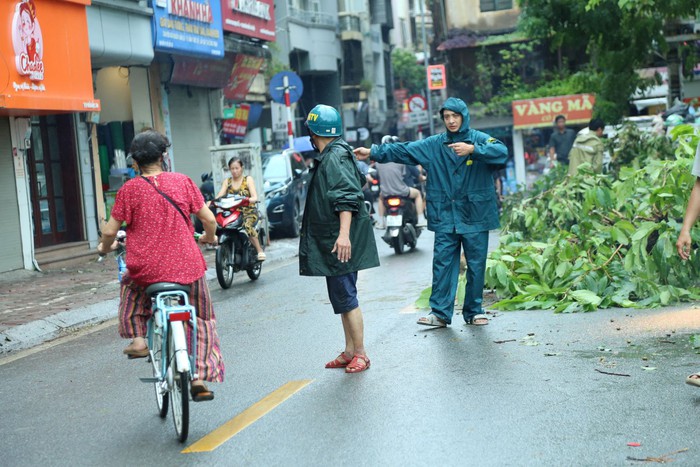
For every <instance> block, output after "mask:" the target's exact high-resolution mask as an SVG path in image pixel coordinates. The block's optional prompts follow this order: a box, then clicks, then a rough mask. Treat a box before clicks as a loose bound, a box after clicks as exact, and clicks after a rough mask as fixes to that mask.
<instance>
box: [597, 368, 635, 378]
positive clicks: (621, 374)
mask: <svg viewBox="0 0 700 467" xmlns="http://www.w3.org/2000/svg"><path fill="white" fill-rule="evenodd" d="M594 370H595V371H597V372H598V373H602V374H604V375H611V376H628V377H629V376H632V375H627V374H625V373H613V372H612V371H603V370H599V369H598V368H594Z"/></svg>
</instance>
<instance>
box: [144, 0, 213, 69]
mask: <svg viewBox="0 0 700 467" xmlns="http://www.w3.org/2000/svg"><path fill="white" fill-rule="evenodd" d="M153 48H154V49H155V50H157V51H159V52H168V53H175V54H178V53H179V54H184V55H196V56H201V57H218V58H221V57H223V56H224V31H223V29H222V25H221V1H220V0H154V1H153Z"/></svg>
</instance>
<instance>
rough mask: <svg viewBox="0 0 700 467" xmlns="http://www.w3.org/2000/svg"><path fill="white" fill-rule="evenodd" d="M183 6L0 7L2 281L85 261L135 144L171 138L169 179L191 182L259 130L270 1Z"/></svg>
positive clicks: (105, 0) (77, 1) (107, 0)
mask: <svg viewBox="0 0 700 467" xmlns="http://www.w3.org/2000/svg"><path fill="white" fill-rule="evenodd" d="M195 4H196V5H195ZM182 5H183V4H180V3H177V2H166V1H163V0H155V1H153V2H146V1H143V0H92V1H91V0H12V1H9V2H3V3H2V6H0V19H1V21H2V22H1V23H0V24H2V26H0V28H1V29H0V31H1V32H0V33H1V34H2V35H3V39H2V40H0V58H2V60H0V167H2V168H5V169H6V170H3V171H2V172H1V175H0V191H2V196H3V200H6V201H7V202H5V203H3V205H2V206H0V215H2V216H3V220H4V222H3V224H2V227H0V232H1V233H2V238H3V242H2V245H0V272H5V271H11V270H15V269H22V268H24V269H33V268H39V267H41V266H42V265H44V264H50V263H51V262H53V261H56V260H62V259H68V258H74V257H76V256H81V255H84V256H87V255H93V254H94V251H93V248H94V246H95V245H96V242H97V238H98V237H97V235H98V230H99V228H100V225H101V224H102V223H103V222H104V221H105V219H106V218H108V216H109V210H110V207H111V204H112V203H113V200H114V196H115V194H116V191H117V190H118V188H119V187H120V186H121V185H122V184H123V183H124V181H125V180H126V179H128V177H129V176H130V175H131V176H133V173H131V174H129V168H128V167H127V166H126V155H127V152H128V148H129V146H130V143H131V139H132V138H133V135H134V134H135V133H136V132H139V131H141V130H142V129H144V128H154V129H156V130H158V131H161V132H163V133H165V134H166V135H168V137H169V138H170V139H171V142H172V146H171V148H170V151H169V156H168V164H169V165H170V168H171V169H174V170H177V171H179V172H182V173H185V174H186V175H188V176H190V177H191V178H193V179H194V180H195V181H197V180H198V179H199V177H200V175H201V174H202V173H204V172H207V173H208V172H210V171H211V156H210V148H211V147H212V146H217V145H219V144H222V143H227V142H231V141H238V140H242V139H243V137H244V136H245V135H246V130H247V128H248V125H252V124H254V123H255V122H254V121H253V114H256V115H257V117H259V115H260V113H261V109H262V104H261V103H260V101H261V100H263V99H264V98H263V96H262V94H261V93H263V92H264V90H263V89H262V88H263V86H262V85H261V84H260V83H261V82H262V77H261V75H260V71H261V69H262V68H263V67H264V65H265V62H266V59H267V58H268V57H269V55H270V54H269V49H268V48H267V45H266V44H268V43H269V42H271V41H274V40H275V37H276V27H275V22H274V13H275V10H274V4H273V0H257V1H254V2H238V1H231V0H210V1H200V0H193V3H192V5H189V6H196V8H184V7H182V8H181V6H182ZM56 18H61V21H60V22H59V21H55V19H56ZM3 78H6V79H3ZM255 82H257V83H258V85H257V86H255V85H254V83H255ZM251 90H257V92H258V94H257V95H252V94H251ZM234 117H235V118H234ZM257 117H256V118H257ZM3 161H4V162H3Z"/></svg>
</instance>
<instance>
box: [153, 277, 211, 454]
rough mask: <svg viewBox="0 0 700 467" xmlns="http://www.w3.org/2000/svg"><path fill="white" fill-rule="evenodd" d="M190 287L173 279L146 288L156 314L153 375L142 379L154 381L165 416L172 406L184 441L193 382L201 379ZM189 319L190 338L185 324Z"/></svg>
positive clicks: (181, 439) (176, 426) (175, 422)
mask: <svg viewBox="0 0 700 467" xmlns="http://www.w3.org/2000/svg"><path fill="white" fill-rule="evenodd" d="M189 292H190V287H189V286H188V285H182V284H175V283H170V282H158V283H156V284H152V285H150V286H148V288H146V294H148V296H149V297H151V300H152V303H153V314H152V316H151V318H150V319H149V320H148V334H147V341H148V348H149V349H150V350H149V361H150V363H151V365H152V367H153V377H152V378H140V379H141V381H142V382H144V383H153V385H154V387H155V393H156V404H157V405H158V413H159V414H160V417H161V418H165V417H166V416H167V414H168V404H169V405H170V406H171V408H172V414H173V422H174V425H175V433H176V434H177V437H178V439H179V440H180V442H185V440H187V435H188V433H189V422H190V411H189V400H190V399H189V397H190V382H191V381H192V380H196V379H198V377H199V376H198V375H197V373H195V371H196V370H195V368H196V365H195V361H196V357H197V356H196V351H197V320H196V316H197V313H196V311H195V309H194V307H193V306H192V305H190V304H189V299H188V297H189ZM185 322H189V323H190V329H191V332H190V333H189V338H188V337H187V333H186V331H185V326H184V324H183V323H185Z"/></svg>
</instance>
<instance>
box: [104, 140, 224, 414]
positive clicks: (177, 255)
mask: <svg viewBox="0 0 700 467" xmlns="http://www.w3.org/2000/svg"><path fill="white" fill-rule="evenodd" d="M169 146H170V142H169V141H168V139H167V138H166V137H165V136H163V135H161V134H160V133H158V132H157V131H154V130H146V131H143V132H141V133H139V134H137V135H136V137H135V138H134V140H133V142H132V144H131V148H130V153H131V156H132V158H133V160H134V162H135V163H136V164H137V166H138V170H139V172H140V173H141V176H140V177H136V178H134V179H132V180H129V181H128V182H126V183H125V184H124V186H123V187H122V188H121V189H120V190H119V191H118V192H117V197H116V200H115V203H114V207H113V208H112V212H111V216H110V218H109V220H108V221H107V224H106V226H105V227H104V228H103V229H102V239H101V241H100V243H99V244H98V245H97V250H98V252H99V253H100V254H102V255H104V254H106V253H107V252H109V251H112V250H114V249H116V242H115V238H116V235H117V232H118V231H119V229H120V228H121V225H122V223H126V232H127V238H128V241H129V247H128V254H127V260H126V267H127V273H126V274H125V275H124V277H123V278H122V281H121V290H120V302H119V334H120V335H121V336H122V337H124V338H129V339H132V342H131V344H129V346H127V347H126V348H125V349H124V353H125V354H126V355H127V356H128V357H129V358H144V357H147V356H148V346H147V343H146V340H145V337H146V333H147V322H148V319H149V317H150V316H151V313H152V312H151V299H150V297H149V296H148V295H147V294H146V287H148V286H149V285H151V284H154V283H156V282H174V283H178V284H185V285H189V286H190V293H189V301H190V304H192V305H193V306H194V307H195V309H196V310H197V349H196V350H197V352H196V355H197V361H196V366H197V368H196V372H195V373H197V374H198V375H199V378H200V379H199V380H197V381H192V385H191V393H192V400H194V401H195V402H199V401H204V400H211V399H213V398H214V393H213V392H212V391H210V390H209V389H208V388H207V387H206V385H205V384H204V381H209V382H219V383H220V382H223V380H224V361H223V359H222V357H221V348H220V344H219V337H218V334H217V332H216V317H215V315H214V308H213V305H212V301H211V297H210V295H209V288H208V287H207V282H206V277H205V272H206V269H207V266H206V261H205V260H204V256H203V255H202V252H201V251H200V249H199V247H198V246H197V243H196V241H195V240H194V227H193V225H192V223H191V222H190V218H189V215H190V214H195V215H196V216H197V218H198V219H199V220H201V221H202V224H203V226H204V235H202V236H201V237H200V238H199V243H202V244H215V243H216V241H217V238H216V220H215V219H214V215H213V214H212V212H211V211H210V210H209V208H208V207H207V206H206V204H205V203H204V198H203V197H202V194H201V192H200V191H199V188H198V187H197V186H196V185H195V184H194V182H193V181H192V180H191V179H190V178H189V177H187V176H186V175H183V174H179V173H175V172H166V171H164V170H163V168H164V165H163V158H164V156H165V155H166V154H167V150H168V147H169Z"/></svg>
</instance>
